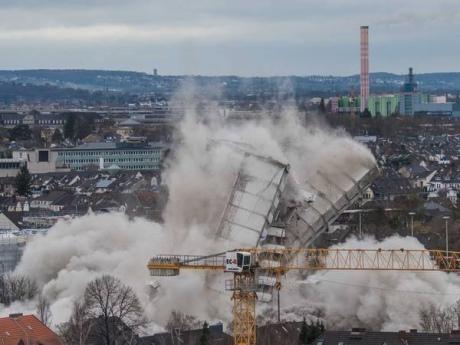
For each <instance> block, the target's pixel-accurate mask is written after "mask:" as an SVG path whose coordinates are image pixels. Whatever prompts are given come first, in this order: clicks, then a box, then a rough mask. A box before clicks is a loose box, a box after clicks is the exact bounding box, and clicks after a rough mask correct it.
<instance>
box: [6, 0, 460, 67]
mask: <svg viewBox="0 0 460 345" xmlns="http://www.w3.org/2000/svg"><path fill="white" fill-rule="evenodd" d="M0 23H1V24H0V27H1V30H0V45H1V46H2V54H1V55H0V69H35V68H51V69H52V68H63V69H64V68H84V69H105V70H107V69H115V70H131V71H141V72H148V73H152V71H153V69H154V68H157V69H158V73H159V74H176V75H177V74H194V75H197V74H201V75H239V76H272V75H317V74H320V75H338V76H344V75H354V74H358V73H359V28H360V26H361V25H369V41H370V72H392V73H398V74H403V73H406V71H407V68H408V67H409V66H412V67H414V70H415V72H416V73H428V72H449V71H453V72H454V71H460V66H459V63H458V61H460V46H459V45H458V44H457V43H456V42H458V38H459V35H460V30H459V29H460V24H459V23H460V1H458V0H437V1H436V2H433V1H428V0H406V1H404V2H402V1H400V0H378V1H377V0H376V1H368V0H322V1H321V2H319V1H315V0H304V1H302V0H285V1H279V0H253V1H249V2H248V1H243V0H233V1H217V2H216V1H211V0H194V1H185V0H170V1H168V2H163V1H153V0H131V1H129V2H128V1H121V0H92V1H91V0H72V1H67V2H63V1H58V0H42V1H40V2H36V1H32V0H14V1H13V0H8V1H6V0H0Z"/></svg>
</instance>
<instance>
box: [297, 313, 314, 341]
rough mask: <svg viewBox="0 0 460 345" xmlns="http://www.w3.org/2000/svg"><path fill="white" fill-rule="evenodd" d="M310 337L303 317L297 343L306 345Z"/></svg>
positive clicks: (308, 328)
mask: <svg viewBox="0 0 460 345" xmlns="http://www.w3.org/2000/svg"><path fill="white" fill-rule="evenodd" d="M310 337H311V332H310V327H308V325H307V320H305V317H304V318H303V320H302V326H301V328H300V334H299V342H300V344H302V345H304V344H308V342H309V339H310Z"/></svg>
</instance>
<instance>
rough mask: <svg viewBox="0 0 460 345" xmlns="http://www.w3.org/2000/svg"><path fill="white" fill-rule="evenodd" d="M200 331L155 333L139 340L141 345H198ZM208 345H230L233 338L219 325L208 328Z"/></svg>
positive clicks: (201, 331)
mask: <svg viewBox="0 0 460 345" xmlns="http://www.w3.org/2000/svg"><path fill="white" fill-rule="evenodd" d="M202 334H203V330H202V329H195V330H189V331H180V330H174V331H171V332H165V333H157V334H155V335H152V336H147V337H142V338H140V340H141V344H142V345H177V344H182V345H196V344H200V337H201V335H202ZM208 344H209V345H232V344H233V337H232V336H230V335H228V334H227V333H224V330H223V325H222V324H221V323H219V324H216V325H210V326H209V336H208Z"/></svg>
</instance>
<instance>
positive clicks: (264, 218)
mask: <svg viewBox="0 0 460 345" xmlns="http://www.w3.org/2000/svg"><path fill="white" fill-rule="evenodd" d="M377 174H378V168H377V166H376V165H375V162H373V161H363V162H358V163H356V164H353V165H352V166H351V167H347V168H344V167H340V166H334V164H333V163H329V166H328V167H327V168H319V170H317V171H316V173H315V174H314V175H313V176H311V177H310V178H309V179H308V181H303V182H300V183H299V182H297V181H295V179H294V178H293V177H292V176H291V174H290V166H289V165H288V164H285V163H282V162H279V161H277V160H274V159H272V158H270V157H263V156H260V155H258V154H254V153H248V152H245V154H244V159H243V162H242V164H241V168H240V170H239V173H238V174H237V176H236V179H235V183H234V185H233V189H232V191H231V193H230V196H229V200H228V203H227V205H226V207H225V210H224V212H223V216H222V218H221V221H220V225H219V227H218V230H217V237H219V238H221V239H224V240H227V241H229V242H230V241H231V243H233V244H235V243H236V244H237V245H239V246H240V247H241V248H245V247H256V246H257V247H260V248H267V250H276V249H280V248H284V247H293V248H296V247H301V248H308V247H311V246H312V245H313V244H314V241H315V240H316V239H317V238H318V236H319V235H321V234H322V233H323V232H325V231H327V229H328V227H329V225H331V224H332V223H333V222H334V221H335V220H336V219H337V217H338V216H339V215H340V214H341V213H342V212H343V211H345V210H346V209H347V208H348V207H350V206H351V205H353V204H354V203H355V202H357V201H358V200H359V199H360V197H361V196H362V194H363V193H364V191H365V190H366V189H367V188H368V187H369V186H370V184H371V183H372V181H373V180H374V178H375V177H376V176H377ZM259 271H260V274H259V277H258V279H257V282H258V287H257V291H258V299H259V301H270V300H271V299H272V291H273V288H274V286H275V283H276V279H275V277H274V276H273V274H272V273H271V272H270V271H269V270H267V271H265V272H264V271H263V270H259Z"/></svg>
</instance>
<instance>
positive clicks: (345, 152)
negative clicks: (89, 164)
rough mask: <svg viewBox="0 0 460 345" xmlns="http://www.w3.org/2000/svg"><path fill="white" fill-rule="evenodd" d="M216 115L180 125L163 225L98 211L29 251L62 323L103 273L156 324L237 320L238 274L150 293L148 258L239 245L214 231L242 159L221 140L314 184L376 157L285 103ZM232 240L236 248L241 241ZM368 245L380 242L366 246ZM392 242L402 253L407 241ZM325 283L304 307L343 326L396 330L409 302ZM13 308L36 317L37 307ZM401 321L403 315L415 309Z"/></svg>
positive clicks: (193, 276)
mask: <svg viewBox="0 0 460 345" xmlns="http://www.w3.org/2000/svg"><path fill="white" fill-rule="evenodd" d="M193 99H194V98H193V97H191V96H190V95H189V94H186V97H185V98H184V102H190V104H191V105H192V103H193ZM190 108H191V109H193V107H190ZM216 114H218V112H217V111H216V112H215V113H209V114H204V115H203V114H202V113H197V112H196V111H194V110H190V111H188V112H187V114H186V116H185V119H184V120H183V121H182V123H181V124H180V128H179V132H180V137H179V138H178V142H179V144H178V147H177V149H176V150H175V153H174V156H173V157H172V158H171V159H170V161H169V162H168V164H169V167H168V168H167V170H166V171H165V173H164V176H163V177H164V181H165V183H166V184H167V185H168V188H169V192H170V199H169V202H168V205H167V207H166V210H165V213H164V219H165V222H164V224H156V223H153V222H149V221H146V220H143V219H135V220H132V221H130V220H128V219H127V218H126V217H125V216H124V215H122V214H105V215H95V214H90V215H87V216H84V217H81V218H77V219H74V220H71V221H61V222H59V223H57V224H56V225H55V226H54V227H53V228H51V229H50V230H49V231H48V234H47V235H45V236H43V237H37V238H35V239H34V240H32V241H31V242H30V243H29V244H28V245H27V248H26V249H25V252H24V255H23V258H22V260H21V262H20V264H19V266H18V268H17V272H19V273H22V274H25V275H27V276H30V277H31V278H33V279H35V280H37V282H38V284H39V286H40V287H41V288H42V289H43V292H44V294H45V295H46V296H47V297H48V298H49V299H50V300H51V303H52V304H51V311H52V313H53V322H54V324H59V323H61V322H64V321H66V320H67V318H68V317H69V313H70V310H71V304H72V301H73V300H74V299H76V298H79V296H81V295H82V293H83V291H84V288H85V285H86V284H87V283H88V282H89V281H90V280H92V279H94V278H95V277H97V276H99V275H102V274H112V275H114V276H116V277H118V278H120V279H121V280H122V281H123V282H124V283H126V284H128V285H130V286H132V287H133V288H134V289H135V291H136V292H137V294H138V295H139V297H140V298H141V300H142V302H143V305H144V306H145V309H146V314H147V316H148V318H149V319H150V320H151V321H152V325H153V326H154V327H155V326H156V327H157V328H160V327H161V326H164V325H165V323H166V321H167V318H168V316H169V314H170V312H171V311H172V310H173V309H179V310H181V311H183V312H185V313H187V314H192V315H196V316H197V317H199V318H200V319H206V320H209V321H212V320H217V319H220V320H223V321H225V322H228V321H229V320H230V319H231V313H230V311H231V300H230V295H229V294H228V293H225V292H224V291H223V288H224V279H229V278H230V277H226V276H224V275H223V274H222V275H219V276H218V277H217V278H216V280H215V281H214V282H213V285H212V286H213V288H212V289H211V288H209V286H207V284H206V279H205V276H204V274H203V273H198V272H191V273H183V274H181V276H179V277H172V278H164V279H161V287H160V288H159V289H158V291H157V293H156V294H155V297H152V294H151V292H152V290H151V289H149V288H148V286H149V284H150V283H151V282H152V279H151V277H149V274H148V271H147V269H146V264H147V261H148V259H149V258H150V257H151V256H153V255H155V254H168V253H171V254H210V253H216V252H221V251H223V250H226V249H232V248H233V246H232V243H228V242H225V243H224V242H222V241H221V240H217V239H215V232H216V229H217V225H218V223H219V219H220V217H221V215H222V211H223V209H224V206H225V203H226V202H227V199H228V195H229V193H230V191H231V188H232V183H233V182H234V178H235V175H236V174H237V172H238V170H239V167H240V164H241V156H240V154H239V153H237V152H236V151H235V150H233V149H231V148H230V147H229V146H228V145H221V144H218V143H217V142H216V141H222V140H224V141H226V142H228V141H232V142H240V143H245V144H247V145H250V146H251V147H252V148H253V149H254V150H255V151H257V152H258V153H260V154H264V155H267V156H271V157H273V158H275V159H278V160H280V161H283V162H289V164H290V165H291V167H292V169H291V171H294V172H295V174H296V179H297V180H298V181H305V180H307V179H308V178H309V176H312V175H313V174H315V172H316V171H317V170H318V169H320V168H321V169H328V168H329V169H335V167H337V166H339V167H341V168H342V169H345V170H349V169H353V166H354V165H356V163H357V162H359V163H363V162H371V163H372V162H373V161H374V158H373V157H372V154H371V153H370V152H369V151H368V150H367V149H366V148H365V147H363V146H362V145H360V144H358V143H356V142H355V141H353V140H352V139H351V138H350V137H349V136H348V135H347V134H346V133H344V132H342V131H337V130H332V129H327V128H325V127H320V126H317V125H314V126H304V119H302V117H301V116H299V114H297V113H296V111H295V110H294V109H293V108H292V107H287V108H286V110H285V111H284V112H283V113H282V114H281V119H280V120H278V121H272V120H270V119H268V118H267V119H263V120H259V121H244V122H234V123H232V124H229V123H227V122H226V121H224V119H223V118H221V117H220V116H219V115H216ZM212 140H214V141H212ZM234 240H235V243H234V246H236V245H237V243H238V242H239V239H234ZM395 241H396V240H395ZM353 244H355V243H353ZM370 244H372V241H370V240H369V241H365V242H364V243H363V246H367V245H370ZM393 244H395V245H396V244H397V246H398V248H399V247H401V246H402V247H404V245H401V243H396V242H395V243H393ZM356 245H357V243H356ZM354 274H357V273H354ZM324 276H325V277H326V278H327V279H329V280H340V279H345V277H352V276H353V275H352V274H351V273H340V274H337V273H334V272H330V273H326V274H325V275H324ZM421 276H423V274H417V275H413V274H407V273H406V274H405V275H400V276H397V275H396V274H393V273H385V274H382V275H381V278H379V277H374V278H373V274H369V273H362V278H360V279H361V280H360V279H358V278H356V279H348V280H345V282H349V281H352V282H354V283H356V282H360V281H361V283H362V285H374V284H377V285H379V284H382V286H391V287H394V286H397V287H398V289H409V288H411V284H412V282H414V281H415V282H417V281H420V285H421V286H420V287H418V288H420V289H422V288H426V286H427V284H428V285H429V282H428V281H427V280H421V279H418V280H417V279H416V278H417V277H421ZM360 277H361V276H360ZM431 277H438V279H439V281H440V282H439V283H438V286H439V288H441V287H442V286H445V285H442V282H447V283H449V284H448V286H451V288H450V289H451V290H452V289H454V283H455V282H450V281H451V280H452V278H450V276H448V275H443V274H437V275H432V276H431ZM323 278H324V277H323ZM326 278H324V279H326ZM430 279H431V278H430ZM307 282H308V280H307ZM384 282H386V283H384ZM423 282H424V284H425V285H423V284H422V283H423ZM320 284H322V285H321V287H322V288H321V289H319V288H318V287H319V285H318V286H312V287H310V285H308V288H307V287H306V288H304V289H303V292H302V293H300V292H299V294H298V296H299V298H300V299H299V300H298V301H301V303H302V304H303V303H304V304H305V305H311V306H312V308H315V307H321V308H322V309H324V310H325V311H326V313H328V314H329V313H331V314H333V315H332V317H334V319H333V320H332V321H333V322H334V323H335V324H337V325H339V326H345V325H343V324H340V320H341V318H344V319H346V318H348V319H350V318H351V316H354V315H355V314H356V315H357V316H356V317H357V318H358V321H363V320H367V322H368V323H369V324H372V325H374V326H375V327H374V328H376V327H377V328H379V327H380V328H382V329H386V328H391V327H392V326H394V325H396V323H397V322H398V321H399V320H398V318H397V317H396V315H395V314H396V313H399V312H400V311H401V305H404V302H407V301H408V300H409V299H405V300H404V297H405V296H402V297H401V299H403V301H401V303H398V302H397V301H396V298H397V297H398V295H397V294H393V296H389V297H388V298H385V297H384V296H383V295H384V293H383V291H384V290H381V293H380V294H378V293H376V292H375V291H374V290H371V289H369V290H368V291H369V292H368V293H367V294H364V293H363V292H362V289H361V288H356V289H355V288H347V289H344V288H343V286H338V285H337V286H335V285H332V284H326V282H325V281H324V282H323V283H320ZM395 284H396V285H395ZM433 284H434V283H433ZM432 288H433V289H434V288H435V285H433V287H432ZM363 289H364V288H363ZM313 291H317V292H316V293H314V292H313ZM366 291H367V290H366ZM345 294H347V295H346V297H345V296H344V295H345ZM365 296H367V298H365ZM372 297H375V298H372ZM393 298H394V299H393ZM422 298H425V296H419V295H414V296H413V298H412V303H413V304H412V306H413V307H414V306H416V305H418V303H420V302H419V300H420V299H422ZM405 305H407V303H406V304H405ZM340 306H343V307H342V308H341V307H340ZM13 307H16V308H18V309H20V308H24V311H29V312H30V311H32V310H31V309H30V308H31V304H30V303H28V304H27V305H22V306H19V305H15V306H13ZM414 308H415V307H414ZM11 311H13V310H11V307H10V308H2V307H1V306H0V313H1V314H7V313H8V312H11ZM15 311H20V310H15ZM334 313H335V314H334ZM382 314H384V315H388V316H382ZM401 315H402V317H404V316H406V315H407V313H402V314H401ZM390 320H393V323H391V321H390ZM332 321H331V322H332ZM416 321H417V320H416V315H415V314H414V315H412V318H411V319H410V320H407V319H406V320H405V322H406V323H411V324H412V323H416Z"/></svg>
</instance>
